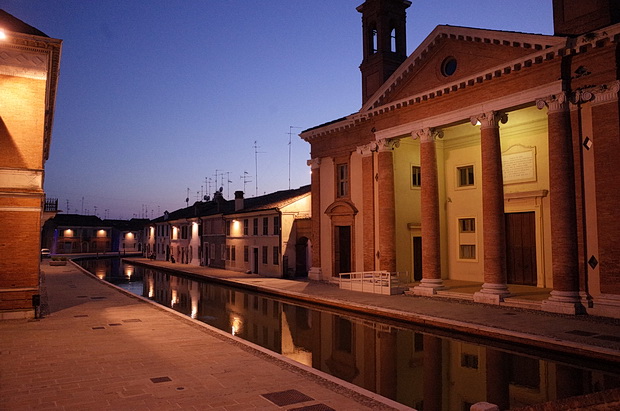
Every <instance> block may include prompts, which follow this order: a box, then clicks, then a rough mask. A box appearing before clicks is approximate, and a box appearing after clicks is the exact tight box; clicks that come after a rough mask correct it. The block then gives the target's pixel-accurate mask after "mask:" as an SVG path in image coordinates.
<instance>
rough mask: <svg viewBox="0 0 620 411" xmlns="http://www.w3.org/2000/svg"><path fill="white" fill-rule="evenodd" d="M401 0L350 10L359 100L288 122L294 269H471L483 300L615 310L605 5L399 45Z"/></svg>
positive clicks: (429, 287)
mask: <svg viewBox="0 0 620 411" xmlns="http://www.w3.org/2000/svg"><path fill="white" fill-rule="evenodd" d="M410 6H411V2H409V1H406V0H367V1H366V2H364V3H363V4H362V5H361V6H359V7H358V8H357V10H358V11H359V12H360V13H361V14H362V35H363V60H362V64H361V66H360V70H361V74H362V107H361V108H360V109H359V111H357V112H355V113H353V114H351V115H348V116H346V117H343V118H340V119H338V120H335V121H331V122H329V123H326V124H323V125H319V126H316V127H313V128H311V129H308V130H305V131H304V132H302V133H301V135H300V136H301V137H302V138H303V139H304V140H305V141H307V142H309V143H310V144H311V160H310V161H309V165H310V166H311V168H312V216H313V220H312V222H313V224H312V231H313V235H312V236H313V239H314V242H313V252H312V255H313V260H312V269H311V270H310V278H312V279H316V280H327V281H329V280H332V279H334V278H336V276H337V275H338V274H339V273H341V272H355V271H372V270H385V271H390V272H395V271H398V272H408V273H409V275H410V281H419V284H418V285H417V286H416V287H415V288H414V292H415V293H417V294H421V295H430V296H432V295H435V294H436V292H437V291H438V290H442V289H445V288H446V285H445V284H444V281H445V280H447V279H450V280H462V281H470V282H481V283H483V285H482V286H481V289H480V291H479V292H477V293H476V294H475V295H474V301H478V302H482V303H491V304H499V303H501V302H502V301H503V300H504V298H506V297H507V296H509V295H510V286H511V285H516V284H519V285H530V286H536V287H545V288H551V289H552V291H551V295H550V298H549V299H547V300H545V301H544V302H543V303H542V304H541V307H542V309H544V310H548V311H552V312H562V313H583V312H586V311H587V312H588V313H592V314H598V315H606V316H613V317H620V242H619V241H618V236H619V233H620V220H619V219H617V218H615V217H614V210H615V207H616V206H615V205H616V204H618V203H619V202H620V190H619V188H620V169H619V168H618V167H617V166H616V164H615V162H614V160H613V158H614V156H615V153H616V152H617V151H618V149H619V148H620V117H619V109H618V91H619V89H620V82H619V78H618V72H619V67H618V61H620V58H619V54H618V47H617V41H618V39H620V24H618V23H620V5H619V3H618V2H616V1H612V0H601V1H597V2H583V1H578V0H554V1H553V6H554V29H555V34H554V35H552V36H549V35H540V34H527V33H518V32H506V31H497V30H482V29H475V28H466V27H455V26H438V27H436V28H435V30H433V32H432V33H430V34H429V36H428V37H427V38H426V39H425V40H424V41H423V42H422V44H420V45H419V46H418V47H417V48H416V49H415V51H414V52H413V53H412V54H411V55H409V56H407V55H406V42H405V19H406V10H407V9H408V8H409V7H410Z"/></svg>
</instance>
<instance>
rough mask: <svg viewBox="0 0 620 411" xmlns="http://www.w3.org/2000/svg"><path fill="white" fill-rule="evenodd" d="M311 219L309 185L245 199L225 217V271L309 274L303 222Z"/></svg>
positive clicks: (239, 195) (238, 195)
mask: <svg viewBox="0 0 620 411" xmlns="http://www.w3.org/2000/svg"><path fill="white" fill-rule="evenodd" d="M309 216H310V186H309V185H307V186H303V187H300V188H298V189H296V190H283V191H277V192H275V193H271V194H266V195H263V196H259V197H252V198H247V199H244V198H243V192H242V191H237V192H236V193H235V211H234V212H231V213H227V214H225V215H224V218H225V227H226V268H227V269H230V270H235V271H243V272H251V273H256V274H261V275H264V276H268V277H289V276H290V277H293V276H304V275H306V274H307V264H306V262H307V261H308V258H307V253H308V248H307V245H308V240H309V236H310V230H307V232H304V230H303V223H301V227H300V224H299V222H300V221H304V220H307V219H308V218H309Z"/></svg>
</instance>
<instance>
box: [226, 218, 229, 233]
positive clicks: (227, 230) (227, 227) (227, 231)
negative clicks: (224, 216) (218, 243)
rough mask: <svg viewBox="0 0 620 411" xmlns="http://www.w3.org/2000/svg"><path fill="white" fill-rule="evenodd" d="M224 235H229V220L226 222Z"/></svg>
mask: <svg viewBox="0 0 620 411" xmlns="http://www.w3.org/2000/svg"><path fill="white" fill-rule="evenodd" d="M226 235H230V220H226Z"/></svg>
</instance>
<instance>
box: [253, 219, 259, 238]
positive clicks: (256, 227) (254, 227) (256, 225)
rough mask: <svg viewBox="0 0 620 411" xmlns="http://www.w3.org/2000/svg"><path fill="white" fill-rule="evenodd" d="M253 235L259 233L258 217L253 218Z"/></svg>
mask: <svg viewBox="0 0 620 411" xmlns="http://www.w3.org/2000/svg"><path fill="white" fill-rule="evenodd" d="M252 224H253V226H252V235H258V218H255V219H253V220H252Z"/></svg>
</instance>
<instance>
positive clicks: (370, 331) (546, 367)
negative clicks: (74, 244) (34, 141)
mask: <svg viewBox="0 0 620 411" xmlns="http://www.w3.org/2000/svg"><path fill="white" fill-rule="evenodd" d="M108 267H109V268H113V267H114V263H110V264H108ZM124 267H125V268H124V269H123V266H122V265H121V266H119V267H117V269H118V270H119V272H120V273H125V274H123V275H117V276H115V275H110V280H111V282H114V283H115V284H118V285H122V284H125V285H126V284H128V283H132V282H135V281H136V280H137V279H138V278H140V279H141V280H143V282H142V283H141V285H142V289H140V290H139V291H138V292H137V293H138V294H140V295H144V296H148V298H150V299H152V300H154V301H157V302H158V303H160V304H162V305H166V306H168V307H172V308H173V309H175V310H176V311H179V312H181V313H184V314H186V315H189V316H191V317H192V318H196V319H199V320H201V321H203V322H205V323H207V324H210V325H212V326H215V327H217V328H219V329H221V330H224V331H226V332H229V333H231V334H233V335H236V336H239V337H241V338H243V339H245V340H248V341H251V342H253V343H255V344H258V345H261V346H263V347H266V348H268V349H270V350H272V351H275V352H277V353H280V354H282V355H284V356H286V357H288V358H291V359H293V360H295V361H298V362H300V363H302V364H305V365H308V366H311V367H313V368H316V369H319V370H322V371H324V372H327V373H329V374H331V375H333V376H336V377H338V378H340V379H342V380H345V381H348V382H350V383H353V384H355V385H358V386H360V387H363V388H366V389H368V390H370V391H373V392H376V393H379V394H381V395H383V396H385V397H388V398H391V399H393V400H396V401H398V402H400V403H402V404H405V405H408V406H411V407H414V408H417V409H421V410H422V409H423V410H461V409H469V407H470V406H471V405H472V404H475V403H476V402H480V401H488V402H491V403H494V404H497V405H499V406H500V409H508V408H514V407H519V406H526V405H532V404H537V403H542V402H546V401H552V400H557V399H561V398H565V397H569V396H575V395H583V394H589V393H592V392H597V391H601V390H605V389H610V388H615V387H619V386H620V377H619V375H618V374H617V372H611V371H609V370H605V371H601V370H597V369H595V366H594V365H593V366H592V367H587V366H586V367H581V368H578V367H574V366H571V365H570V364H568V362H567V361H565V362H561V361H557V360H556V361H550V360H545V359H542V358H538V357H534V356H532V355H524V354H522V353H518V352H517V351H516V350H513V349H510V348H505V347H502V348H501V349H499V348H497V347H492V346H484V345H481V344H478V343H474V342H471V341H466V340H459V339H450V338H444V337H438V336H435V335H432V334H430V333H428V332H422V331H420V330H417V329H413V328H408V327H407V326H405V325H402V324H396V325H395V324H385V323H381V322H377V321H373V320H369V319H365V318H357V317H353V316H351V315H348V314H344V313H333V312H329V311H324V310H320V309H319V308H318V307H317V308H316V309H311V308H308V307H304V306H299V305H295V304H292V303H290V302H285V301H279V300H275V299H272V298H268V297H266V296H263V295H260V294H254V293H249V292H245V291H241V290H238V289H234V288H230V287H226V286H221V285H215V284H209V283H205V282H196V281H193V280H191V279H187V278H183V277H177V276H174V275H170V274H169V273H166V272H160V271H156V270H152V269H146V268H143V267H139V266H136V267H132V270H133V271H131V275H127V273H128V271H127V265H125V266H124ZM120 277H122V278H120ZM136 284H137V283H136ZM136 288H137V287H134V289H136ZM582 363H583V362H582Z"/></svg>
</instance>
